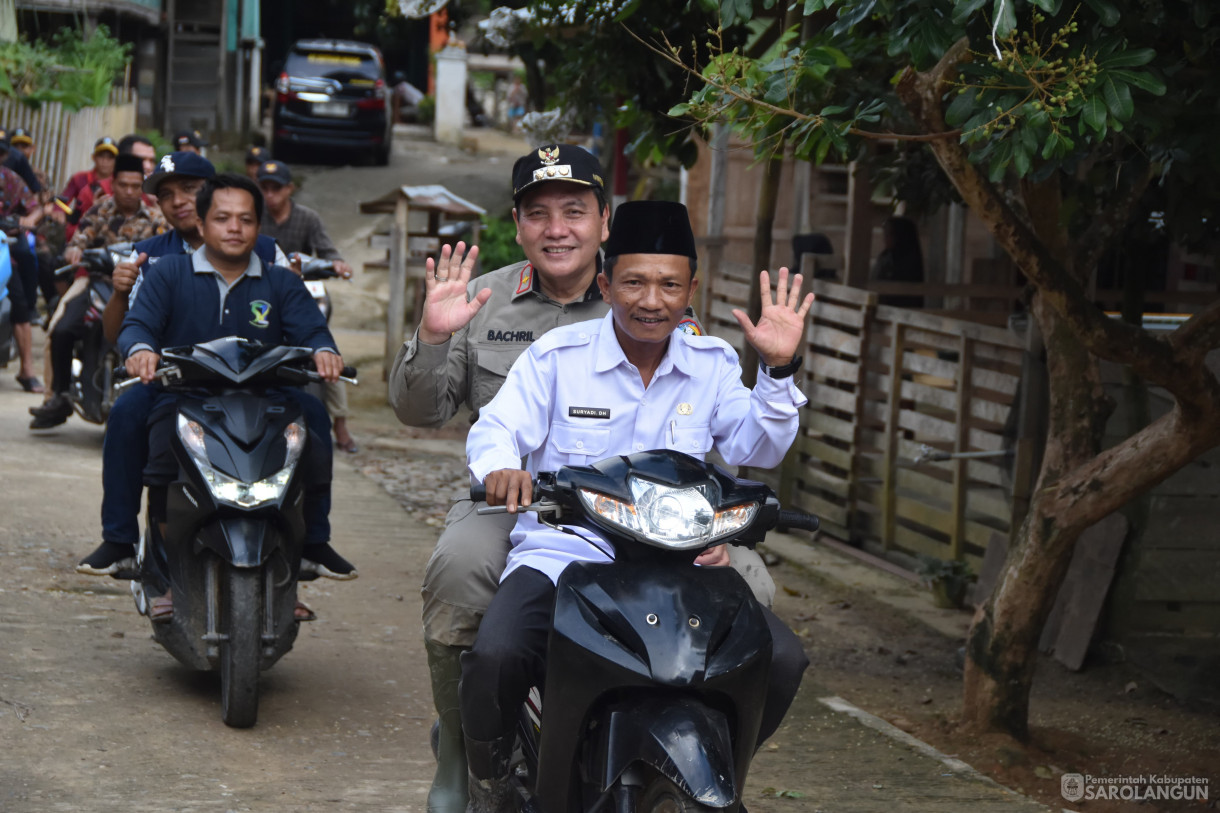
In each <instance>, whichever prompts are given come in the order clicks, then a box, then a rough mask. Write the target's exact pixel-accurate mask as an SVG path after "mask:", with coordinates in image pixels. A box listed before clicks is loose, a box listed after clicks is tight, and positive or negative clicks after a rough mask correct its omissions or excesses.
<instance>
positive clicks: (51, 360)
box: [30, 153, 166, 429]
mask: <svg viewBox="0 0 1220 813" xmlns="http://www.w3.org/2000/svg"><path fill="white" fill-rule="evenodd" d="M143 182H144V167H143V162H142V161H141V160H140V159H139V157H138V156H135V155H132V154H130V153H127V154H124V155H120V156H119V157H118V159H117V160H116V161H115V164H114V178H113V179H112V181H111V188H112V189H113V191H114V193H113V194H111V195H105V196H103V197H102V198H101V199H100V200H99V201H98V202H97V203H95V204H93V206H92V207H91V208H90V209H89V211H88V212H86V213H85V214H84V215H83V216H82V217H81V219H80V225H79V227H78V228H77V229H76V232H75V234H73V236H72V239H71V240H70V241H69V242H68V245H67V248H66V249H65V250H64V254H63V257H64V262H65V263H68V264H72V263H78V262H80V260H81V257H82V256H83V255H84V251H85V250H86V249H90V248H104V247H105V246H109V245H113V244H115V243H135V242H138V241H141V240H147V239H148V238H150V237H154V236H156V235H158V234H160V233H161V232H163V231H165V229H166V222H165V218H164V217H163V216H162V215H161V210H160V209H158V208H157V207H156V206H149V205H148V204H147V203H145V201H144V198H143V196H142V195H141V194H140V188H141V184H142V183H143ZM88 292H89V279H88V275H84V274H83V272H78V276H77V278H76V279H75V280H73V281H72V285H71V287H69V288H68V290H67V291H65V292H64V294H63V296H62V297H60V300H59V304H58V306H57V307H56V308H55V313H54V315H53V316H52V318H51V322H50V325H49V326H48V335H47V339H48V353H47V363H48V364H49V365H50V370H51V374H50V376H49V380H48V381H47V385H48V388H49V389H50V390H51V393H52V394H51V395H50V396H49V397H48V398H47V400H46V401H45V402H44V403H43V404H42V406H41V407H39V408H37V409H31V410H30V413H31V414H32V415H33V416H34V420H33V421H32V422H31V423H30V428H31V429H48V428H50V427H53V426H58V425H59V424H61V423H63V422H64V421H66V420H68V418H69V417H71V415H72V400H71V398H70V397H69V396H68V391H69V388H70V387H71V384H72V355H73V354H72V348H73V345H75V343H76V342H77V340H79V339H83V338H84V337H85V336H86V335H87V333H88V327H87V325H86V324H85V317H86V315H87V313H88V310H89V304H90V303H89V296H88Z"/></svg>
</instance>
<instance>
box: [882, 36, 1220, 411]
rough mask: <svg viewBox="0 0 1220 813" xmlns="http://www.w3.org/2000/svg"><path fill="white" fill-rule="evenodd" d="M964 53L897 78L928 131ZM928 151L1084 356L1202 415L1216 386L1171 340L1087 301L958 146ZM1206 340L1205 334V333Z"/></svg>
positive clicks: (938, 128) (964, 46)
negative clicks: (1131, 374)
mask: <svg viewBox="0 0 1220 813" xmlns="http://www.w3.org/2000/svg"><path fill="white" fill-rule="evenodd" d="M968 53H969V42H968V40H967V39H966V38H965V37H963V38H962V39H960V40H958V41H957V42H956V43H954V44H953V46H952V47H950V48H949V50H948V51H946V52H945V55H944V56H943V57H942V58H941V60H940V61H939V62H938V63H937V64H936V65H935V66H934V67H933V68H931V69H930V70H928V71H927V72H925V73H916V72H915V71H913V70H911V69H910V68H908V69H907V70H906V71H904V72H903V74H902V76H901V77H899V80H898V85H897V92H898V96H899V98H900V99H901V100H902V102H903V104H904V105H905V106H906V108H907V110H908V111H909V112H910V113H911V115H912V117H914V119H915V120H916V121H918V122H920V124H922V125H923V127H924V128H925V129H926V130H927V131H928V132H932V133H937V132H944V131H945V122H944V115H943V112H942V109H941V104H942V100H943V98H944V94H945V92H946V91H947V90H948V89H949V84H950V81H949V80H950V78H951V76H952V75H953V74H955V72H956V70H957V66H958V65H959V64H960V63H961V62H962V60H964V59H965V58H966V55H967V54H968ZM929 148H930V149H931V150H932V152H933V154H934V155H935V156H936V160H937V161H938V162H939V163H940V165H941V168H942V169H944V171H945V174H946V175H947V176H948V177H949V180H950V181H951V182H952V183H953V185H954V186H955V187H956V188H957V191H958V193H959V194H960V195H961V196H962V199H963V200H965V201H966V203H967V205H969V206H970V208H971V210H972V211H973V212H974V213H975V215H977V216H978V217H979V218H980V219H981V220H982V221H983V222H984V223H985V224H986V225H987V227H988V230H989V231H990V232H991V234H992V236H993V237H994V238H995V239H996V242H998V243H999V244H1000V246H1002V247H1003V248H1004V250H1005V251H1006V252H1007V253H1008V254H1009V256H1011V257H1012V258H1013V260H1015V261H1016V263H1017V265H1018V266H1019V267H1020V269H1021V271H1022V272H1023V273H1024V274H1025V276H1026V278H1028V279H1029V281H1030V282H1031V283H1033V284H1034V285H1035V286H1037V288H1038V291H1039V292H1040V293H1041V295H1042V296H1043V297H1044V298H1045V299H1046V301H1047V303H1048V304H1049V305H1050V306H1051V307H1053V308H1054V309H1055V310H1056V311H1058V312H1059V314H1060V315H1061V316H1062V317H1063V318H1064V320H1066V321H1067V323H1068V324H1069V325H1071V327H1072V331H1073V332H1074V333H1075V334H1076V336H1077V337H1079V339H1080V341H1081V343H1083V344H1084V346H1085V347H1086V348H1088V350H1089V352H1091V353H1092V354H1093V355H1095V356H1097V357H1099V358H1103V359H1107V360H1109V361H1113V362H1116V363H1119V364H1126V365H1129V366H1130V367H1131V368H1132V369H1133V370H1135V372H1136V373H1137V374H1138V375H1140V376H1141V377H1143V378H1145V379H1147V380H1148V381H1150V382H1152V383H1153V384H1156V385H1158V386H1161V387H1164V388H1165V389H1166V390H1168V391H1169V392H1171V393H1173V395H1174V396H1175V397H1176V398H1177V399H1178V400H1179V402H1180V403H1183V405H1184V406H1186V407H1188V408H1189V409H1191V410H1192V411H1199V410H1205V409H1206V408H1207V405H1206V404H1205V403H1204V401H1205V400H1206V399H1208V398H1213V397H1216V395H1217V394H1220V385H1218V384H1217V381H1216V379H1215V376H1213V375H1212V374H1211V373H1210V371H1208V370H1207V369H1206V367H1205V366H1204V365H1202V364H1200V363H1196V362H1194V360H1193V359H1191V358H1183V357H1179V356H1176V355H1175V353H1174V348H1173V347H1172V346H1171V345H1170V344H1169V342H1165V341H1161V340H1159V339H1156V338H1153V337H1152V336H1151V335H1150V334H1149V333H1148V332H1147V331H1145V330H1143V329H1142V328H1139V327H1136V326H1134V325H1129V324H1126V323H1125V322H1120V321H1118V320H1116V319H1110V318H1109V317H1107V316H1106V315H1105V314H1104V313H1102V312H1101V310H1100V309H1098V308H1097V307H1096V306H1095V305H1094V304H1093V303H1092V302H1090V301H1089V299H1088V297H1087V296H1086V293H1085V290H1084V287H1083V286H1082V285H1081V283H1080V281H1079V280H1077V279H1076V278H1075V277H1074V276H1073V275H1072V274H1071V273H1070V271H1069V269H1067V268H1065V267H1064V266H1063V264H1062V263H1061V262H1059V260H1057V259H1056V258H1055V256H1054V255H1053V254H1052V253H1051V252H1050V251H1049V250H1048V249H1047V246H1046V244H1045V243H1043V241H1041V240H1040V239H1039V238H1038V236H1037V235H1036V234H1035V233H1034V231H1033V229H1032V228H1031V227H1030V226H1029V225H1028V224H1027V223H1026V222H1025V221H1024V220H1023V219H1022V218H1021V217H1019V216H1018V214H1017V212H1016V211H1015V210H1014V209H1013V208H1012V207H1011V206H1010V205H1009V203H1008V202H1007V201H1006V200H1005V199H1004V197H1003V196H1002V195H1001V194H1000V193H999V190H998V189H997V188H996V186H995V185H994V184H992V183H990V182H989V181H988V180H987V179H986V178H984V177H983V175H982V173H981V172H979V170H978V167H976V166H975V165H974V164H973V163H971V161H970V158H969V155H968V154H967V153H966V150H965V148H963V147H962V145H961V144H960V143H959V142H957V141H949V140H947V139H940V140H936V141H933V142H931V143H930V144H929ZM1197 329H1198V330H1200V331H1202V330H1203V329H1202V328H1197ZM1217 330H1220V328H1217ZM1206 335H1211V331H1207V333H1206Z"/></svg>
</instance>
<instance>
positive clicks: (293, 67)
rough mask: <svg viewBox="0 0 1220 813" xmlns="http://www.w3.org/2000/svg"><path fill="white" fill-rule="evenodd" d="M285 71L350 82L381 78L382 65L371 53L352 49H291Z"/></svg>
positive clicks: (291, 73)
mask: <svg viewBox="0 0 1220 813" xmlns="http://www.w3.org/2000/svg"><path fill="white" fill-rule="evenodd" d="M284 72H285V73H287V74H288V75H289V76H300V77H307V78H311V79H313V78H318V79H337V80H339V81H341V82H350V81H352V80H353V79H366V80H373V81H375V80H377V79H380V78H381V65H380V63H378V61H377V60H376V59H375V58H374V57H373V56H372V55H370V54H357V53H352V52H350V51H291V52H289V54H288V59H287V61H286V62H285V63H284Z"/></svg>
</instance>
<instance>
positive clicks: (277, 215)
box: [255, 161, 359, 452]
mask: <svg viewBox="0 0 1220 813" xmlns="http://www.w3.org/2000/svg"><path fill="white" fill-rule="evenodd" d="M255 181H256V182H257V183H258V188H259V189H260V190H261V191H262V193H263V200H264V201H265V202H266V204H267V208H266V212H265V213H264V214H263V225H262V227H261V229H260V232H261V233H262V234H264V235H266V236H268V237H271V238H273V239H274V240H275V242H276V243H277V244H278V245H279V246H280V248H282V249H283V250H284V251H286V252H288V254H289V255H291V254H296V253H300V254H309V255H311V256H314V257H319V258H321V259H323V260H330V261H332V262H333V263H334V266H335V273H337V274H338V275H339V276H341V277H343V278H344V279H350V278H351V276H352V267H351V266H350V265H348V264H347V263H346V262H344V261H343V257H342V255H341V254H340V253H339V249H337V248H335V244H334V241H332V240H331V239H330V235H328V234H327V233H326V227H325V226H324V225H322V218H321V217H320V216H319V215H318V213H317V212H315V211H314V210H313V209H310V208H309V207H308V206H303V205H301V204H299V203H297V202H296V201H294V200H293V199H292V196H293V193H295V192H296V189H297V187H296V184H294V183H293V182H292V170H290V169H289V168H288V165H287V164H285V163H284V162H283V161H265V162H263V164H262V165H261V166H260V167H259V168H258V172H257V173H256V174H255ZM322 391H323V395H324V397H323V401H324V402H325V403H326V411H327V412H328V413H330V417H331V422H332V423H333V428H334V433H335V444H336V445H337V446H338V447H339V448H340V449H342V450H343V451H345V452H357V451H359V446H357V445H356V441H355V439H354V438H353V437H352V435H351V432H349V431H348V428H347V416H348V405H347V387H346V386H345V385H344V383H343V382H342V381H336V382H335V383H333V384H331V383H327V384H325V385H324V386H323V387H322Z"/></svg>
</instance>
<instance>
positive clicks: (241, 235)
mask: <svg viewBox="0 0 1220 813" xmlns="http://www.w3.org/2000/svg"><path fill="white" fill-rule="evenodd" d="M179 154H182V155H191V153H175V155H179ZM196 157H198V156H196ZM200 160H202V159H200ZM196 201H197V202H196V212H197V217H198V220H199V231H200V234H201V235H202V237H203V246H202V247H201V248H200V249H199V250H197V251H195V252H194V253H192V254H191V255H189V256H186V255H177V256H169V257H163V258H162V260H161V262H160V263H158V264H157V266H156V267H155V269H153V270H152V271H150V272H147V273H146V274H145V275H144V277H143V281H142V284H141V285H140V288H139V290H138V292H137V296H136V298H135V302H134V303H133V304H132V306H131V310H130V311H129V312H128V314H127V317H126V318H125V319H124V321H123V328H122V331H121V332H120V334H119V341H118V347H119V353H120V355H121V356H122V358H124V359H125V364H126V366H127V370H128V372H129V373H130V374H131V375H133V376H137V377H139V378H140V380H141V381H142V382H143V383H144V384H145V385H149V384H151V382H152V381H153V378H154V376H155V375H156V372H157V364H158V362H159V360H160V353H161V350H162V348H165V347H178V346H183V345H189V344H196V343H198V342H206V341H211V340H213V339H219V338H222V337H225V336H242V337H244V338H247V339H253V340H257V341H259V342H263V343H265V344H275V345H280V344H287V345H295V346H303V347H309V348H311V349H312V350H313V351H314V363H315V366H316V367H317V371H318V374H319V375H321V376H322V377H323V378H324V379H325V380H327V381H332V382H333V381H337V380H338V378H339V376H340V375H341V374H342V371H343V358H342V357H341V356H340V355H339V351H338V349H337V346H336V344H335V341H334V338H333V337H332V336H331V334H330V330H329V329H328V328H327V327H326V320H325V318H323V316H322V314H321V312H320V311H319V310H318V307H317V305H316V304H314V301H313V299H312V297H310V295H309V292H308V291H307V290H306V289H305V285H304V283H303V282H302V281H301V279H300V277H298V276H296V275H295V274H293V273H292V271H290V270H288V269H287V268H281V267H279V266H275V265H272V264H270V263H267V262H266V261H264V260H263V259H262V258H260V257H259V256H258V253H257V252H256V249H255V247H256V244H257V243H258V240H259V233H258V228H259V221H260V220H261V219H262V215H263V197H262V194H261V193H260V192H259V190H258V187H257V186H255V184H254V182H253V181H251V180H250V179H249V178H247V177H245V176H244V175H238V174H235V173H221V174H217V175H214V176H213V177H211V178H209V179H208V180H206V181H205V182H204V185H203V188H202V189H200V190H199V194H198V196H197V199H196ZM251 313H254V314H255V315H256V316H257V317H258V318H255V319H251V318H250V314H251ZM158 389H159V388H158ZM279 395H280V397H282V398H283V399H284V400H285V401H287V402H292V403H295V404H297V405H298V406H299V407H300V409H301V411H302V413H303V415H304V416H305V419H306V423H307V424H309V425H311V426H312V425H313V421H312V420H311V419H310V416H311V415H314V416H317V415H319V414H320V415H321V418H322V419H323V420H325V417H326V412H325V408H324V407H323V406H322V404H321V402H319V401H318V399H317V398H314V397H313V396H312V395H310V394H309V393H307V392H305V391H304V390H303V389H301V388H299V387H284V388H283V389H282V390H280V391H279ZM184 397H187V396H183V395H180V394H178V393H175V392H170V391H166V390H160V389H159V391H158V393H157V395H156V396H155V398H154V400H153V409H152V412H151V414H150V417H149V420H148V466H147V468H146V470H145V480H146V482H147V484H148V486H149V498H148V502H149V516H150V518H151V521H153V522H158V523H161V522H164V521H165V499H166V489H167V488H168V486H169V484H170V483H171V482H172V481H173V479H174V477H175V476H177V473H178V465H177V462H176V461H175V460H174V458H173V454H172V452H171V449H170V438H171V436H172V435H173V433H174V431H175V430H174V417H175V415H176V412H177V404H178V402H179V401H180V400H181V399H182V398H184ZM319 440H321V441H323V442H319ZM328 446H329V438H327V437H324V438H322V439H319V438H316V437H313V438H311V440H310V443H309V444H308V446H307V451H306V456H305V458H303V467H304V468H303V473H304V476H305V483H306V485H305V496H304V501H303V502H304V510H305V543H304V547H303V548H302V557H303V561H302V563H301V569H302V570H305V571H308V570H312V571H314V572H316V573H317V574H318V575H324V576H326V575H328V576H331V577H332V578H345V579H350V578H354V577H355V575H356V572H355V568H354V567H352V565H351V564H350V563H349V562H347V561H346V560H345V559H343V557H341V556H340V555H339V554H338V553H337V552H336V551H335V549H334V548H332V547H331V545H330V521H329V512H330V479H331V468H330V466H331V459H330V455H329V453H328V450H327V449H325V448H324V447H328ZM170 601H171V602H172V598H171V599H170ZM163 604H164V602H163ZM161 615H162V617H163V616H164V615H165V608H164V606H163V607H162V608H161Z"/></svg>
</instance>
